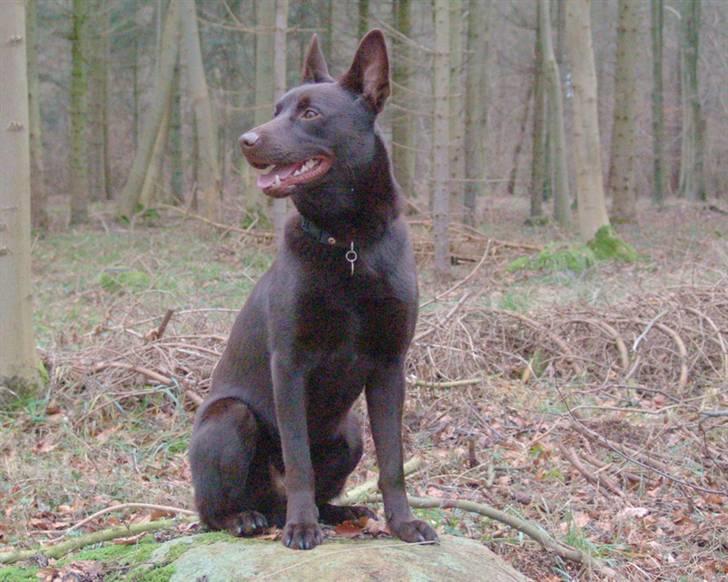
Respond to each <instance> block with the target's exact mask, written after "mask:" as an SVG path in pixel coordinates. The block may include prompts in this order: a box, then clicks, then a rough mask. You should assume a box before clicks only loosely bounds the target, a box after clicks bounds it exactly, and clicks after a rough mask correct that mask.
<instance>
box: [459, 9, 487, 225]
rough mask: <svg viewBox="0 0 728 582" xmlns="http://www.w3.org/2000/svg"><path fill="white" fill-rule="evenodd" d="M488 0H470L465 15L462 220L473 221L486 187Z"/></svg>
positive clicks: (469, 222) (472, 222)
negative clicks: (465, 62) (466, 18)
mask: <svg viewBox="0 0 728 582" xmlns="http://www.w3.org/2000/svg"><path fill="white" fill-rule="evenodd" d="M490 8H491V3H490V1H489V0H470V18H469V19H468V52H467V55H468V64H467V70H466V74H467V79H466V84H465V180H466V181H465V201H464V203H465V222H466V223H468V224H471V225H472V224H474V223H475V209H476V203H477V198H478V197H479V196H482V195H483V194H484V193H485V191H486V182H485V181H486V179H487V177H488V165H487V156H486V150H485V148H486V136H487V132H488V102H489V96H490V90H489V80H488V69H489V67H488V61H489V59H490V50H489V49H490V47H489V43H490Z"/></svg>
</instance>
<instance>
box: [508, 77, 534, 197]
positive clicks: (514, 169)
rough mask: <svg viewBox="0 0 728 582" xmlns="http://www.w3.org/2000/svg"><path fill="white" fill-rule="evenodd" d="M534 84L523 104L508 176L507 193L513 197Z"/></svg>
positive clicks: (531, 84)
mask: <svg viewBox="0 0 728 582" xmlns="http://www.w3.org/2000/svg"><path fill="white" fill-rule="evenodd" d="M533 85H534V83H532V82H531V83H529V84H528V90H527V91H526V102H525V103H524V104H523V113H522V115H521V118H520V121H519V122H518V141H517V142H516V147H515V148H514V149H513V163H512V164H511V173H510V175H509V176H508V186H506V192H508V194H510V195H511V196H513V194H515V192H516V179H517V178H518V165H519V162H520V161H521V152H523V144H524V142H525V141H526V128H527V126H528V112H529V110H530V108H531V97H532V95H533Z"/></svg>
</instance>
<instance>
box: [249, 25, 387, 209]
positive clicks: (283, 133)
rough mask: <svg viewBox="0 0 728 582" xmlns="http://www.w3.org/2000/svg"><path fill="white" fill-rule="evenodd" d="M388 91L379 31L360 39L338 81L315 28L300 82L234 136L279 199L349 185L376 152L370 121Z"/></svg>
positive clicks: (267, 189) (270, 192) (269, 192)
mask: <svg viewBox="0 0 728 582" xmlns="http://www.w3.org/2000/svg"><path fill="white" fill-rule="evenodd" d="M388 96H389V59H388V56H387V47H386V44H385V42H384V35H383V34H382V32H381V31H379V30H372V31H371V32H369V33H368V34H367V35H366V36H365V37H364V38H363V39H362V41H361V43H360V44H359V48H358V49H357V51H356V55H355V56H354V60H353V62H352V64H351V67H350V68H349V70H348V71H347V72H346V73H344V75H342V76H341V77H340V78H339V79H338V80H334V79H333V78H332V77H331V75H330V74H329V71H328V67H327V65H326V60H325V59H324V56H323V54H322V53H321V49H320V48H319V44H318V39H317V37H316V35H314V36H313V39H312V40H311V46H310V47H309V49H308V53H307V55H306V59H305V62H304V66H303V84H302V85H300V86H298V87H296V88H294V89H291V90H290V91H288V93H286V94H285V95H283V97H281V98H280V99H279V100H278V102H277V103H276V105H275V113H274V117H273V119H272V120H270V121H268V122H267V123H264V124H263V125H259V126H258V127H256V128H253V129H251V130H250V131H247V132H246V133H244V134H243V135H242V136H241V137H240V147H241V149H242V152H243V154H244V155H245V157H246V159H247V160H248V162H249V163H250V164H251V165H252V166H253V167H254V168H256V169H258V170H260V171H261V172H262V173H261V175H259V176H258V187H259V188H261V189H262V190H263V192H264V193H265V194H267V195H269V196H273V197H276V198H281V197H285V196H289V195H291V194H296V193H303V192H306V191H308V190H311V189H312V188H320V187H322V186H325V185H326V184H327V183H332V184H333V183H336V184H338V185H339V186H341V185H343V184H347V183H348V181H350V180H351V177H352V176H353V175H354V174H355V173H356V172H357V170H361V169H362V168H363V167H365V166H366V165H367V164H368V163H369V162H371V159H372V157H373V156H374V149H375V148H374V139H375V133H374V121H375V119H376V116H377V114H379V112H380V111H381V110H382V108H383V107H384V102H385V101H386V99H387V97H388ZM335 162H338V163H335ZM271 166H272V168H271ZM353 186H354V185H353V184H352V187H353Z"/></svg>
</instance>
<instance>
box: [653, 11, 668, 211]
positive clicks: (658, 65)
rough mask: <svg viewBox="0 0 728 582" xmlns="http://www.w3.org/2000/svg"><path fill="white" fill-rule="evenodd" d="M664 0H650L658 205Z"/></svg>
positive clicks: (656, 198) (659, 197)
mask: <svg viewBox="0 0 728 582" xmlns="http://www.w3.org/2000/svg"><path fill="white" fill-rule="evenodd" d="M663 2H664V0H650V6H651V10H652V27H651V32H652V156H653V170H652V176H653V178H652V201H653V202H654V203H655V204H657V205H658V206H662V205H663V204H664V202H665V194H666V192H667V184H666V182H665V150H664V147H663V143H664V141H665V111H664V109H663V105H662V102H663V99H662V93H663V89H662V85H663V82H662V48H663V35H662V31H663V28H664V22H665V9H664V4H663Z"/></svg>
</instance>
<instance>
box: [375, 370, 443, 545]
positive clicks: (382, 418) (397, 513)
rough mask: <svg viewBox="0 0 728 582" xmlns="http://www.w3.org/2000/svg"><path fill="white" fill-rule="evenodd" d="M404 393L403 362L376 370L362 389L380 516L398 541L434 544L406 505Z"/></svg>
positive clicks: (429, 530)
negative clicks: (381, 506) (373, 452)
mask: <svg viewBox="0 0 728 582" xmlns="http://www.w3.org/2000/svg"><path fill="white" fill-rule="evenodd" d="M404 390H405V381H404V361H403V358H402V359H400V358H398V359H397V360H396V361H395V362H391V363H388V364H386V365H384V366H381V367H379V369H377V371H376V372H374V373H373V374H372V377H371V378H370V380H369V382H368V383H367V387H366V398H367V410H368V411H369V420H370V422H371V424H372V437H373V438H374V446H375V447H376V449H377V463H378V465H379V489H380V490H381V491H382V497H383V499H384V514H385V515H386V517H387V525H388V526H389V529H390V531H391V532H392V533H393V534H394V535H396V536H397V537H398V538H400V539H402V540H404V541H406V542H425V541H437V539H438V538H437V534H436V533H435V530H433V529H432V527H430V525H429V524H427V523H425V522H424V521H422V520H419V519H415V518H414V516H413V515H412V512H411V511H410V508H409V504H408V503H407V492H406V491H405V483H404V468H403V458H402V406H403V404H404Z"/></svg>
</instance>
